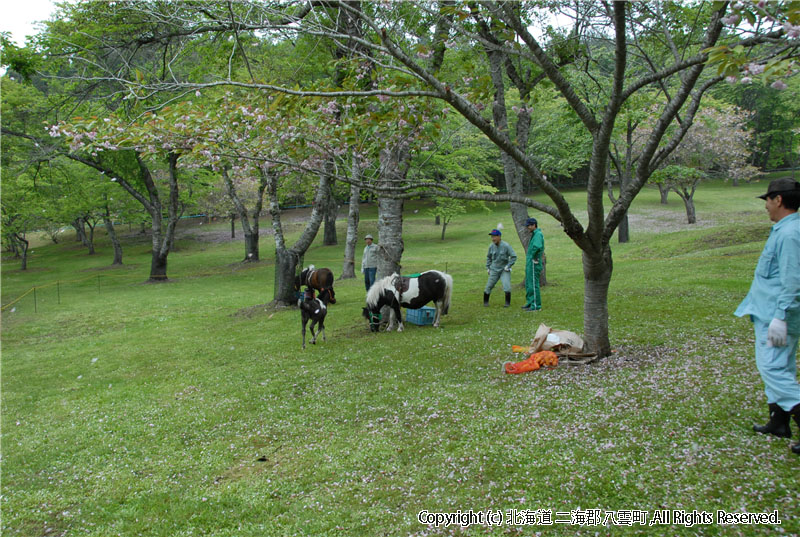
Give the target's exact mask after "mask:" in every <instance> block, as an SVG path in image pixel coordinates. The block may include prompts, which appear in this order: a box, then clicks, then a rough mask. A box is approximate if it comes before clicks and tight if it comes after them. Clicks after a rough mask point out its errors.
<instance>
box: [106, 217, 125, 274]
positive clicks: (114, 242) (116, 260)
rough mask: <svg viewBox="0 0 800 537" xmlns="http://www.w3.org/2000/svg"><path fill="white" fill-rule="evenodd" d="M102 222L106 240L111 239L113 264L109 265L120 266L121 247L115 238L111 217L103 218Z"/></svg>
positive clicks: (115, 233)
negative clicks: (106, 234)
mask: <svg viewBox="0 0 800 537" xmlns="http://www.w3.org/2000/svg"><path fill="white" fill-rule="evenodd" d="M103 222H104V223H105V225H106V231H107V232H108V238H109V239H111V245H112V246H113V247H114V262H113V263H111V264H112V265H121V264H122V245H121V244H120V242H119V238H118V237H117V232H116V230H115V229H114V222H112V221H111V217H110V216H108V215H105V216H103Z"/></svg>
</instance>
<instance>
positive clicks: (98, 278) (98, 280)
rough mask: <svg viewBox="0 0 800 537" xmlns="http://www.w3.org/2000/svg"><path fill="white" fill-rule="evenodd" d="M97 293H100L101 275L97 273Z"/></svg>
mask: <svg viewBox="0 0 800 537" xmlns="http://www.w3.org/2000/svg"><path fill="white" fill-rule="evenodd" d="M97 294H98V295H99V294H100V275H99V274H98V275H97Z"/></svg>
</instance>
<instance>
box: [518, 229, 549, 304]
mask: <svg viewBox="0 0 800 537" xmlns="http://www.w3.org/2000/svg"><path fill="white" fill-rule="evenodd" d="M525 226H526V227H527V228H528V231H529V232H530V233H531V241H530V242H529V243H528V253H527V255H526V256H525V305H524V306H522V309H524V310H525V311H539V310H541V309H542V293H541V291H540V289H539V277H540V276H541V274H542V256H543V255H544V236H543V235H542V230H541V229H539V223H538V222H537V221H536V219H535V218H528V220H526V221H525Z"/></svg>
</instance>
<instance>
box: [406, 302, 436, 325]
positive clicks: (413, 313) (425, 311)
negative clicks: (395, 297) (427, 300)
mask: <svg viewBox="0 0 800 537" xmlns="http://www.w3.org/2000/svg"><path fill="white" fill-rule="evenodd" d="M434 317H436V308H430V307H428V306H422V307H421V308H419V309H417V310H406V322H407V323H411V324H416V325H419V326H425V325H426V324H433V318H434Z"/></svg>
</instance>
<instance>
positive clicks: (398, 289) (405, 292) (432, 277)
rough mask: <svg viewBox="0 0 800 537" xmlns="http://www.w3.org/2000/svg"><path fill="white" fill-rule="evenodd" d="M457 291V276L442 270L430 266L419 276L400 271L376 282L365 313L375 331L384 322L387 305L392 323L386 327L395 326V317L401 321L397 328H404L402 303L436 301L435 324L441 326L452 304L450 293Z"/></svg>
mask: <svg viewBox="0 0 800 537" xmlns="http://www.w3.org/2000/svg"><path fill="white" fill-rule="evenodd" d="M452 294H453V277H452V276H450V275H449V274H446V273H444V272H439V271H438V270H428V271H426V272H423V273H421V274H420V275H419V276H417V277H405V276H399V275H398V274H397V273H395V274H392V275H391V276H386V277H385V278H382V279H380V280H378V281H376V282H375V283H374V284H372V287H370V288H369V291H367V306H366V307H365V308H364V311H363V314H364V317H365V318H366V319H367V320H368V321H369V328H370V330H371V331H373V332H377V331H378V327H379V326H380V321H381V319H380V311H381V308H383V307H384V306H389V307H390V309H391V313H390V315H389V325H388V326H387V328H386V331H387V332H388V331H390V330H392V329H393V328H394V324H395V320H396V321H397V322H398V323H399V325H398V328H397V331H398V332H402V331H403V317H402V314H401V312H400V306H403V307H404V308H411V309H417V308H421V307H422V306H424V305H425V304H427V303H428V302H431V301H433V303H434V305H435V306H436V316H435V317H434V319H433V326H435V327H438V326H439V319H440V318H441V316H442V315H447V311H448V310H449V308H450V297H451V296H452Z"/></svg>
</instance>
